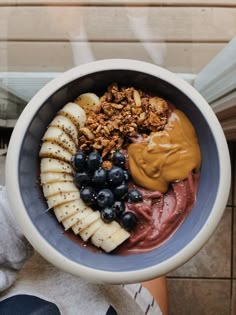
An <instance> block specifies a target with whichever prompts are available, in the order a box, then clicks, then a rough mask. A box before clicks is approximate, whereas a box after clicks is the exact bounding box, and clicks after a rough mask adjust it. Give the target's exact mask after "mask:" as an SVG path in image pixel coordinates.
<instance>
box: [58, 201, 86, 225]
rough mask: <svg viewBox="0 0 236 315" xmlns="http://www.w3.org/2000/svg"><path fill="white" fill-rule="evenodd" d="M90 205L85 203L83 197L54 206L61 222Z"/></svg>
mask: <svg viewBox="0 0 236 315" xmlns="http://www.w3.org/2000/svg"><path fill="white" fill-rule="evenodd" d="M87 208H88V207H87V206H86V205H85V203H84V202H83V200H82V199H76V200H72V201H69V202H67V203H64V204H62V205H59V206H56V207H54V208H53V210H54V213H55V216H56V217H57V220H58V221H59V222H61V221H62V220H64V219H66V218H68V217H70V216H71V215H73V214H75V213H76V212H79V211H85V210H86V209H87Z"/></svg>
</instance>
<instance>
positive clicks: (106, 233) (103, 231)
mask: <svg viewBox="0 0 236 315" xmlns="http://www.w3.org/2000/svg"><path fill="white" fill-rule="evenodd" d="M119 229H121V226H120V224H118V223H117V222H116V221H112V222H111V223H104V225H103V226H101V228H100V229H99V230H98V231H96V232H95V234H93V236H92V238H91V241H92V243H93V244H94V245H95V246H97V247H100V246H101V245H102V243H103V242H104V241H105V240H106V239H107V238H108V237H110V236H111V235H112V234H114V233H115V232H116V231H117V230H119Z"/></svg>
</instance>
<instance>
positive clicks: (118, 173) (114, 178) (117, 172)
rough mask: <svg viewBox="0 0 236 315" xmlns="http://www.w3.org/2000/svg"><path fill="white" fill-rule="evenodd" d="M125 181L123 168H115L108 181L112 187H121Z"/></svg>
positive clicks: (109, 173)
mask: <svg viewBox="0 0 236 315" xmlns="http://www.w3.org/2000/svg"><path fill="white" fill-rule="evenodd" d="M123 180H124V171H123V170H122V168H120V167H117V166H114V167H112V168H111V170H110V171H109V172H108V181H109V183H110V184H111V185H112V186H119V185H120V184H121V183H122V182H123Z"/></svg>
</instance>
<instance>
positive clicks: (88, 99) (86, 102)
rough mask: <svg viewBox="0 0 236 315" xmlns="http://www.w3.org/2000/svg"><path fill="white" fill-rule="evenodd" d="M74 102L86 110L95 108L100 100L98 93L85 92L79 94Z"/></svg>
mask: <svg viewBox="0 0 236 315" xmlns="http://www.w3.org/2000/svg"><path fill="white" fill-rule="evenodd" d="M74 102H75V103H76V104H78V105H80V106H81V107H82V108H83V109H85V110H94V109H95V107H96V106H97V105H98V104H99V102H100V101H99V97H98V96H97V95H96V94H94V93H84V94H81V95H80V96H78V97H77V99H76V100H75V101H74Z"/></svg>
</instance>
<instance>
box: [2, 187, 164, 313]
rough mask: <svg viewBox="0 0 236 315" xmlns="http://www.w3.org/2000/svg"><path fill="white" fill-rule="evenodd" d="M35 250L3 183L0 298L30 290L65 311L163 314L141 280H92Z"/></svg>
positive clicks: (25, 292)
mask: <svg viewBox="0 0 236 315" xmlns="http://www.w3.org/2000/svg"><path fill="white" fill-rule="evenodd" d="M32 253H33V249H32V247H31V246H30V245H29V243H28V242H27V240H26V239H25V238H24V236H23V234H22V233H21V231H20V229H19V228H18V226H17V224H16V222H15V220H14V217H13V216H12V213H11V209H10V207H9V204H8V201H7V194H6V189H5V188H4V187H2V186H0V301H1V300H4V299H5V298H7V297H11V296H13V295H16V294H28V295H34V296H37V297H40V298H42V299H44V300H47V301H50V302H53V303H55V304H56V305H57V306H58V308H59V310H60V312H61V314H62V315H75V314H80V315H85V314H86V315H87V314H94V315H105V314H106V312H107V310H108V309H109V307H110V305H112V306H113V307H114V308H115V310H116V311H117V313H118V314H119V315H126V314H135V315H139V314H140V315H141V314H148V315H161V312H160V309H159V307H158V305H157V304H156V303H155V302H154V300H153V298H152V296H151V295H150V294H149V292H148V291H147V290H146V289H145V288H143V287H141V286H140V284H138V285H125V286H124V287H123V286H119V285H117V286H115V285H98V284H93V283H89V282H87V281H86V280H84V279H81V278H77V277H74V276H72V275H70V274H67V273H65V272H63V271H61V270H59V269H57V268H56V267H54V266H53V265H51V264H50V263H48V262H47V261H46V260H45V259H43V258H42V257H41V256H40V255H39V254H38V253H37V252H34V254H33V255H32ZM31 255H32V257H31V258H30V256H31ZM27 260H28V261H27ZM26 261H27V262H26Z"/></svg>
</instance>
